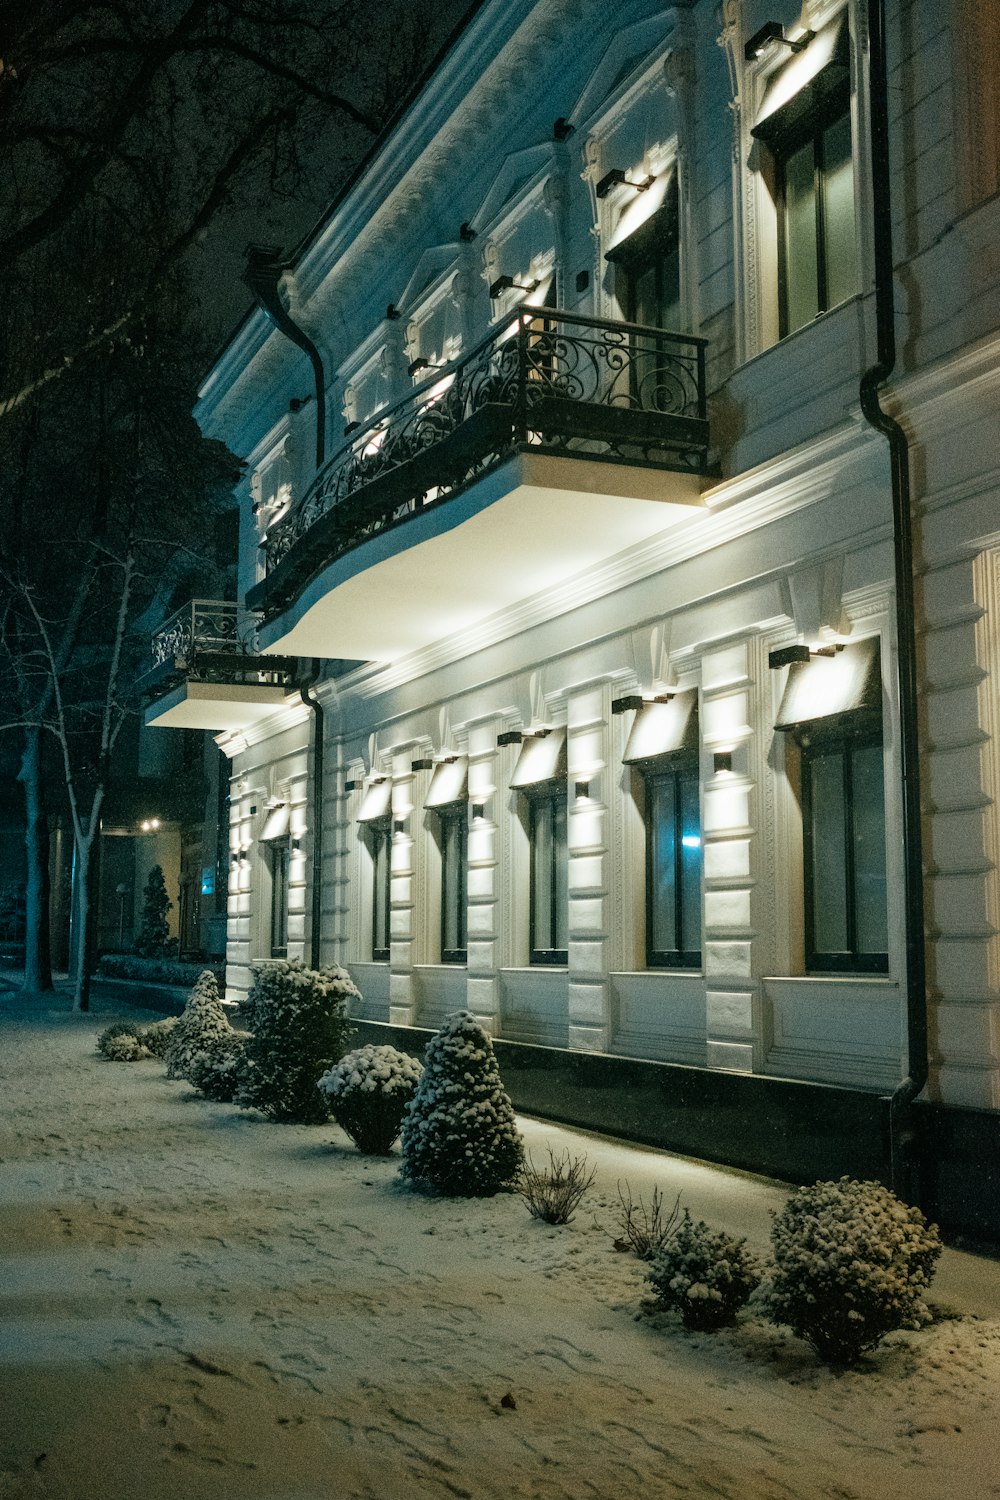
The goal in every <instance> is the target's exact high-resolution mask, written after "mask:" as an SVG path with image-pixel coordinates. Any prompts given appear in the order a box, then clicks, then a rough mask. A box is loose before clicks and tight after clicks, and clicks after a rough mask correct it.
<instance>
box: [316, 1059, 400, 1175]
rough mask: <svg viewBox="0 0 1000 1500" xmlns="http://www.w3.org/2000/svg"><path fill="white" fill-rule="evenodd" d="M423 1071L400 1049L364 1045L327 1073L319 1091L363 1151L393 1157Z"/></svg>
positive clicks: (343, 1127)
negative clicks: (392, 1154)
mask: <svg viewBox="0 0 1000 1500" xmlns="http://www.w3.org/2000/svg"><path fill="white" fill-rule="evenodd" d="M423 1071H424V1070H423V1067H422V1065H421V1064H420V1063H419V1062H418V1061H417V1059H416V1058H415V1057H410V1056H409V1054H408V1053H406V1052H397V1050H396V1048H395V1047H373V1046H368V1047H358V1048H357V1050H356V1051H354V1052H348V1053H347V1055H346V1056H345V1057H342V1058H341V1059H340V1062H339V1063H337V1064H336V1065H335V1066H334V1067H332V1068H330V1069H329V1071H328V1072H326V1073H324V1074H323V1076H322V1078H321V1079H320V1080H319V1089H320V1092H321V1093H322V1094H324V1095H325V1096H326V1100H327V1104H328V1105H329V1109H330V1113H331V1114H332V1115H333V1118H334V1119H335V1120H336V1122H337V1124H338V1125H339V1126H340V1128H341V1130H346V1132H347V1134H348V1135H349V1136H350V1138H351V1140H352V1141H353V1142H354V1144H355V1145H356V1146H357V1148H358V1150H359V1151H364V1152H366V1153H367V1154H368V1155H370V1156H388V1155H389V1152H390V1151H391V1150H392V1148H393V1146H394V1144H395V1142H396V1140H397V1138H398V1136H399V1131H400V1127H401V1125H402V1123H403V1116H404V1114H405V1113H406V1107H407V1105H408V1104H409V1102H410V1100H411V1099H412V1098H413V1096H414V1094H415V1093H416V1091H417V1085H418V1084H419V1082H420V1075H421V1074H422V1073H423Z"/></svg>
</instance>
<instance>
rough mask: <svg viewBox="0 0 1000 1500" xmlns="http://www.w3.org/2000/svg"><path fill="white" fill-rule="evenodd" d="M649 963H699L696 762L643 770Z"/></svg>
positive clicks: (654, 966) (660, 965) (667, 965)
mask: <svg viewBox="0 0 1000 1500" xmlns="http://www.w3.org/2000/svg"><path fill="white" fill-rule="evenodd" d="M644 780H645V791H646V964H647V966H648V967H649V968H651V969H659V968H679V969H697V968H700V967H701V865H702V850H701V809H700V802H699V777H698V764H697V761H690V760H684V761H682V762H680V764H677V765H673V766H670V767H664V768H662V769H659V770H648V771H646V772H645V773H644Z"/></svg>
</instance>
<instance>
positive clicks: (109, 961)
mask: <svg viewBox="0 0 1000 1500" xmlns="http://www.w3.org/2000/svg"><path fill="white" fill-rule="evenodd" d="M206 969H211V971H212V973H213V974H214V975H215V977H216V980H217V981H218V983H219V984H220V985H221V984H223V983H224V981H225V977H226V966H225V964H199V963H188V962H186V961H185V962H184V963H181V962H180V960H178V959H176V958H140V956H139V955H138V953H105V954H103V955H102V957H101V960H100V962H99V963H98V965H97V975H98V978H100V979H137V980H138V981H139V982H140V983H141V984H177V985H183V986H184V987H185V989H190V988H191V986H192V985H193V984H194V983H195V981H196V980H197V978H198V976H199V975H200V974H203V973H204V971H205V970H206Z"/></svg>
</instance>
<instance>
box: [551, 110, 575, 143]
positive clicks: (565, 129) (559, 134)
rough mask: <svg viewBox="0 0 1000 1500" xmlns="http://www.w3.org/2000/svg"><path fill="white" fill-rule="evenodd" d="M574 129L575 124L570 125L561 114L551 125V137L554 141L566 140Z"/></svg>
mask: <svg viewBox="0 0 1000 1500" xmlns="http://www.w3.org/2000/svg"><path fill="white" fill-rule="evenodd" d="M575 130H576V126H575V125H571V124H570V123H569V121H568V120H567V119H566V118H565V117H564V116H563V115H560V116H559V118H558V120H556V121H555V123H554V124H553V126H552V139H553V140H554V141H568V140H569V138H570V136H571V135H572V134H573V132H574V131H575Z"/></svg>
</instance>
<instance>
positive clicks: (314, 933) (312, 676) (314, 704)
mask: <svg viewBox="0 0 1000 1500" xmlns="http://www.w3.org/2000/svg"><path fill="white" fill-rule="evenodd" d="M319 667H320V664H319V658H318V657H315V656H314V657H313V658H312V659H311V660H310V662H309V668H308V672H307V674H306V676H305V677H304V678H303V679H302V680H301V681H300V683H299V696H300V697H301V699H302V702H303V703H304V704H306V706H307V707H308V708H311V709H312V715H313V776H312V814H311V816H312V876H311V878H310V882H309V884H310V893H311V900H312V915H311V921H310V933H309V963H310V966H311V967H312V968H314V969H318V968H319V938H320V923H321V920H322V913H323V705H322V703H321V702H320V701H319V699H318V698H317V697H316V695H315V694H314V693H313V691H312V689H313V686H314V684H315V682H316V680H317V678H318V677H319Z"/></svg>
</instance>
